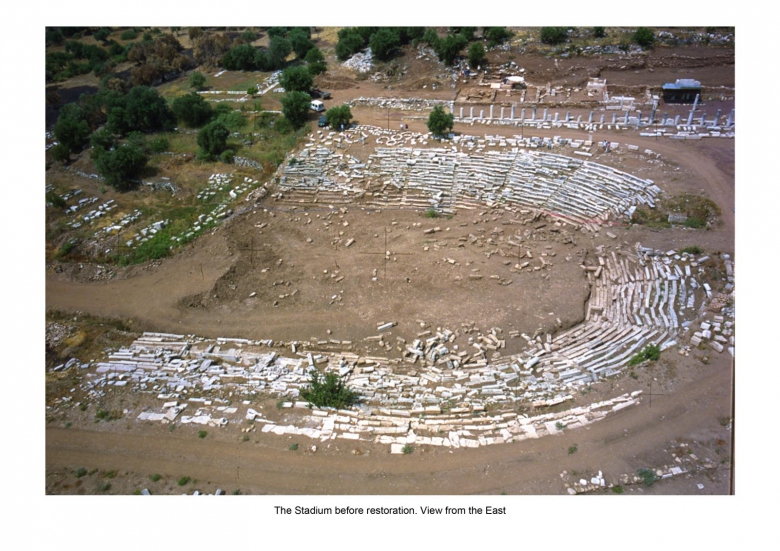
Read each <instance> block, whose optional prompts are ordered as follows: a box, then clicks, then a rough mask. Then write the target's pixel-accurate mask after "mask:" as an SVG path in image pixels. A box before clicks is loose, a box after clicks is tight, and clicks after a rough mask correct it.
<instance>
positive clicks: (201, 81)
mask: <svg viewBox="0 0 780 551" xmlns="http://www.w3.org/2000/svg"><path fill="white" fill-rule="evenodd" d="M205 87H206V76H205V75H204V74H203V73H201V72H200V71H195V72H194V73H192V74H191V75H190V88H192V89H193V90H203V88H205Z"/></svg>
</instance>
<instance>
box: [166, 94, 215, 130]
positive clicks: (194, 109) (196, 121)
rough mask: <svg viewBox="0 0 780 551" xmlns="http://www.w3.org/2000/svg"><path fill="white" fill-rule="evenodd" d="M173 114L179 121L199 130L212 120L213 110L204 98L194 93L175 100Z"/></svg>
mask: <svg viewBox="0 0 780 551" xmlns="http://www.w3.org/2000/svg"><path fill="white" fill-rule="evenodd" d="M173 114H174V115H176V120H177V121H180V122H183V123H184V124H186V125H187V126H190V127H192V128H199V127H201V126H203V125H204V124H206V123H207V122H208V121H209V120H210V119H211V115H212V109H211V105H209V104H208V102H207V101H206V100H204V99H203V96H201V95H200V94H197V93H195V92H192V93H191V94H187V95H186V96H181V97H179V98H176V99H175V100H173Z"/></svg>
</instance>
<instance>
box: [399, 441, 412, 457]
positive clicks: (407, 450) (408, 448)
mask: <svg viewBox="0 0 780 551" xmlns="http://www.w3.org/2000/svg"><path fill="white" fill-rule="evenodd" d="M401 451H403V452H404V454H405V455H409V454H410V453H412V452H413V451H414V448H413V447H412V445H411V444H407V445H405V446H404V447H403V449H402V450H401Z"/></svg>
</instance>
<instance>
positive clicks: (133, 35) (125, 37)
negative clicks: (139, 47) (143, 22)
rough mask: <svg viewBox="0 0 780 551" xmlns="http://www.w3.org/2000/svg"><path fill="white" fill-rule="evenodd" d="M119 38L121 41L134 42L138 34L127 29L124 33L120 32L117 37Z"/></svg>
mask: <svg viewBox="0 0 780 551" xmlns="http://www.w3.org/2000/svg"><path fill="white" fill-rule="evenodd" d="M119 38H121V39H122V40H135V39H136V38H138V33H137V32H135V30H134V29H127V30H126V31H122V34H120V35H119Z"/></svg>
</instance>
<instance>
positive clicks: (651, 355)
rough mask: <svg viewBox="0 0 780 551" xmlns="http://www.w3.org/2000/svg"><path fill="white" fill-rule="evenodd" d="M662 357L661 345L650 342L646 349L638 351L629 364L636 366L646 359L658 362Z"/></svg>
mask: <svg viewBox="0 0 780 551" xmlns="http://www.w3.org/2000/svg"><path fill="white" fill-rule="evenodd" d="M660 357H661V347H660V346H658V345H657V344H648V345H647V346H646V347H645V349H644V350H642V351H641V352H638V353H637V354H635V355H634V357H633V358H631V359H630V360H629V362H628V365H629V366H635V365H639V364H641V363H642V362H645V361H653V362H656V361H658V358H660Z"/></svg>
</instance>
